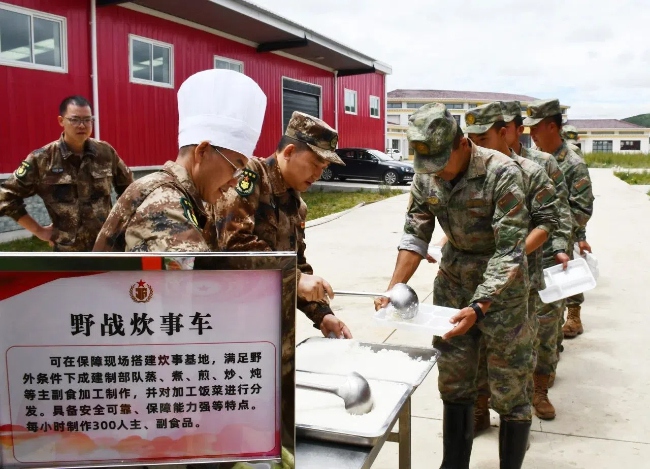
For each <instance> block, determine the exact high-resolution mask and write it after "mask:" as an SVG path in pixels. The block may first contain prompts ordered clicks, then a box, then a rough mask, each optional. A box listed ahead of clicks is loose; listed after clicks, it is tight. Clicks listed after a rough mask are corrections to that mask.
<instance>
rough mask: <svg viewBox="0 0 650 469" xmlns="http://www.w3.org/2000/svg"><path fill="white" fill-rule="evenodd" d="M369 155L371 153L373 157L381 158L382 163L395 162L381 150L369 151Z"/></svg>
mask: <svg viewBox="0 0 650 469" xmlns="http://www.w3.org/2000/svg"><path fill="white" fill-rule="evenodd" d="M368 153H370V154H371V155H372V156H375V157H377V158H379V160H380V161H395V160H394V159H393V158H391V157H390V156H388V155H387V154H386V153H384V152H381V151H379V150H368Z"/></svg>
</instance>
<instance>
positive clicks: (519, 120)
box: [512, 115, 524, 128]
mask: <svg viewBox="0 0 650 469" xmlns="http://www.w3.org/2000/svg"><path fill="white" fill-rule="evenodd" d="M512 121H513V122H514V123H515V126H517V128H519V127H521V126H522V125H524V118H523V117H521V115H518V116H515V118H514V119H512Z"/></svg>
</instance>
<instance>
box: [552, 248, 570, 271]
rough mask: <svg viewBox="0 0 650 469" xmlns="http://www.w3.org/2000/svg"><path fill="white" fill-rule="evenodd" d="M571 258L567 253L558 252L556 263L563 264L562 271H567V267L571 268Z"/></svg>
mask: <svg viewBox="0 0 650 469" xmlns="http://www.w3.org/2000/svg"><path fill="white" fill-rule="evenodd" d="M570 260H571V258H570V257H569V255H568V254H567V253H566V252H558V253H557V254H556V255H555V262H556V263H558V264H562V270H566V269H567V267H568V266H569V261H570Z"/></svg>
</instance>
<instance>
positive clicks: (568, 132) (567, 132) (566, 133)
mask: <svg viewBox="0 0 650 469" xmlns="http://www.w3.org/2000/svg"><path fill="white" fill-rule="evenodd" d="M560 135H562V138H563V139H564V140H565V141H566V142H569V143H576V142H577V141H578V129H576V128H575V127H574V126H572V125H563V126H562V132H561V133H560Z"/></svg>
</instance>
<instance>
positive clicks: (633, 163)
mask: <svg viewBox="0 0 650 469" xmlns="http://www.w3.org/2000/svg"><path fill="white" fill-rule="evenodd" d="M585 162H586V163H587V166H589V167H590V168H611V167H614V166H618V167H621V168H650V156H648V155H646V154H644V153H586V154H585Z"/></svg>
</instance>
